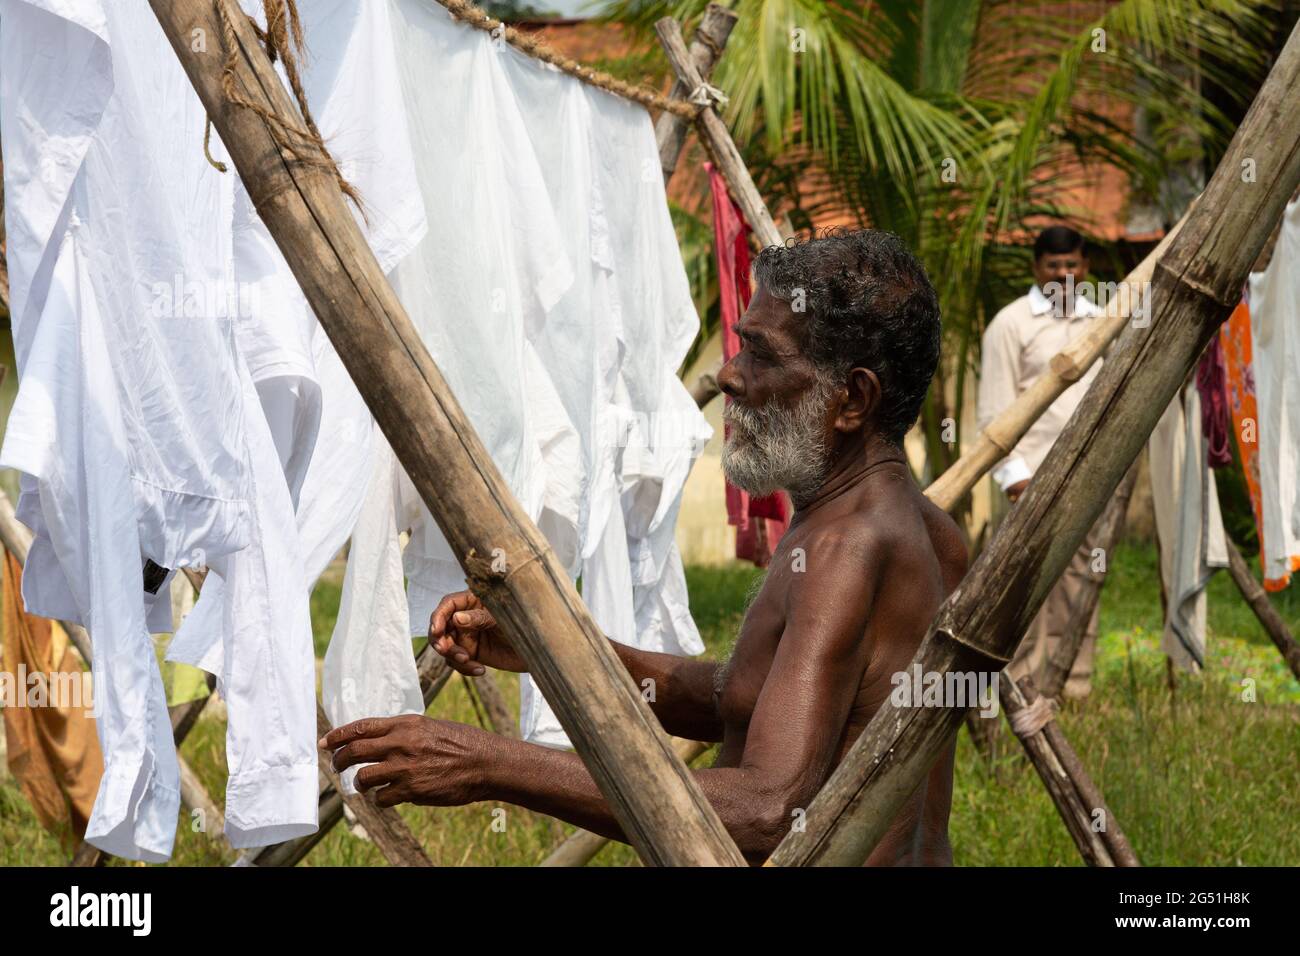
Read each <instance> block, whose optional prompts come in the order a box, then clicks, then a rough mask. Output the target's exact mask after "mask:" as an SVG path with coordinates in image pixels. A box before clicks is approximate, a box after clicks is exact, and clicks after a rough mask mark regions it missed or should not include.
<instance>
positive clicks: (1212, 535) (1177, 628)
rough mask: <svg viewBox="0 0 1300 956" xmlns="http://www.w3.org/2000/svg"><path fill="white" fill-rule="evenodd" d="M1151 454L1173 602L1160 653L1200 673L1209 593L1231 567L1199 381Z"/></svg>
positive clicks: (1178, 403) (1175, 405)
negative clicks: (1222, 571)
mask: <svg viewBox="0 0 1300 956" xmlns="http://www.w3.org/2000/svg"><path fill="white" fill-rule="evenodd" d="M1147 448H1148V450H1149V453H1150V459H1151V492H1152V501H1153V503H1154V505H1155V513H1156V530H1157V533H1158V534H1159V537H1160V572H1161V576H1162V577H1163V579H1164V584H1165V594H1166V598H1167V604H1168V607H1167V612H1166V615H1165V629H1164V633H1163V635H1162V637H1161V639H1160V649H1161V650H1162V651H1164V652H1165V653H1166V654H1168V655H1169V657H1170V659H1172V660H1173V662H1174V663H1175V664H1176V665H1177V666H1178V667H1180V668H1181V669H1183V670H1197V669H1200V668H1203V667H1204V666H1205V588H1206V586H1207V585H1208V584H1209V583H1210V578H1211V577H1212V576H1213V574H1214V571H1215V570H1216V569H1217V568H1226V567H1227V566H1228V551H1227V539H1226V537H1225V536H1224V532H1223V518H1222V516H1221V515H1220V512H1219V495H1218V491H1217V488H1216V485H1215V481H1214V471H1213V470H1212V469H1211V468H1210V465H1209V458H1208V457H1207V455H1208V451H1207V444H1206V441H1205V436H1204V433H1203V431H1202V428H1201V398H1200V393H1199V392H1198V391H1197V390H1196V385H1195V383H1193V384H1190V385H1188V386H1187V387H1186V388H1185V389H1183V391H1182V393H1181V395H1175V396H1174V399H1173V401H1171V402H1170V403H1169V407H1168V408H1167V409H1165V413H1164V415H1162V416H1161V417H1160V420H1159V421H1158V422H1157V423H1156V427H1155V430H1154V431H1153V432H1152V433H1151V438H1150V439H1149V440H1148V444H1147Z"/></svg>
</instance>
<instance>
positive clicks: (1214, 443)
mask: <svg viewBox="0 0 1300 956" xmlns="http://www.w3.org/2000/svg"><path fill="white" fill-rule="evenodd" d="M1227 374H1228V373H1227V369H1226V367H1225V366H1224V361H1223V345H1222V343H1221V342H1220V340H1219V336H1217V335H1216V336H1214V338H1212V339H1210V344H1209V345H1208V346H1206V348H1205V353H1204V354H1203V355H1202V356H1201V360H1200V361H1199V362H1198V363H1197V365H1196V390H1197V391H1198V392H1200V395H1201V432H1202V433H1203V434H1204V436H1205V441H1206V454H1207V455H1208V457H1209V461H1210V467H1211V468H1223V467H1225V466H1227V465H1231V464H1232V448H1231V446H1230V444H1229V442H1230V441H1231V439H1230V438H1229V437H1228V436H1229V432H1231V430H1232V420H1231V415H1230V414H1229V412H1228V384H1227Z"/></svg>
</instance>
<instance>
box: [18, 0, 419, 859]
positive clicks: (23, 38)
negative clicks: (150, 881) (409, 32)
mask: <svg viewBox="0 0 1300 956" xmlns="http://www.w3.org/2000/svg"><path fill="white" fill-rule="evenodd" d="M0 2H3V6H0V50H3V58H2V60H3V62H2V63H0V89H3V91H4V95H3V97H2V99H3V103H0V124H2V126H3V129H2V130H0V133H2V134H3V141H4V149H5V158H6V160H7V162H6V166H5V177H6V181H5V187H6V194H7V197H8V199H9V206H10V209H9V216H10V219H9V222H10V233H9V239H10V254H11V264H14V265H15V291H16V293H17V299H16V301H15V311H14V333H15V343H16V347H17V349H18V356H19V370H20V391H19V399H18V402H17V403H16V405H15V408H14V411H13V413H12V415H11V418H10V422H9V427H8V430H7V434H6V442H5V447H4V450H3V452H2V453H0V463H3V464H5V465H11V466H15V467H18V468H19V469H20V470H22V471H23V472H24V475H23V477H22V488H23V491H24V493H23V494H22V495H21V496H20V501H19V508H18V511H19V518H20V519H21V520H23V521H24V522H25V523H26V524H27V525H28V526H29V527H31V528H32V530H33V532H34V534H35V542H34V543H33V546H32V553H31V556H30V558H29V570H28V581H27V583H26V585H25V587H26V594H27V597H28V604H29V606H30V607H32V608H33V610H36V609H39V610H40V612H41V613H42V614H44V615H46V616H57V617H59V618H62V619H67V620H72V621H77V622H80V623H84V624H85V626H86V627H87V630H88V631H89V633H90V635H91V640H92V642H93V645H94V648H95V651H96V653H95V656H94V679H95V686H96V690H97V697H96V700H97V703H98V704H99V706H100V708H101V713H100V715H99V717H98V720H97V728H98V731H99V735H100V740H101V746H102V750H103V753H104V757H105V764H106V770H105V773H104V776H103V781H102V783H101V785H100V792H99V794H98V797H97V799H96V801H95V807H94V813H93V815H92V818H91V820H90V822H89V825H88V827H87V833H86V836H87V839H88V840H89V841H90V842H91V843H92V844H93V845H95V846H97V847H99V848H100V849H103V850H105V851H107V852H110V853H112V854H114V855H118V856H123V857H127V858H132V859H143V860H149V861H161V860H164V859H166V857H167V856H168V855H169V854H170V852H171V846H172V842H173V840H174V835H175V830H176V824H177V813H178V809H179V792H178V780H179V776H178V768H177V765H176V758H175V750H174V745H173V743H172V732H171V726H170V719H169V717H168V714H167V710H166V706H165V698H164V692H163V686H162V682H161V679H160V676H159V671H158V666H157V663H156V661H155V660H154V653H153V645H152V642H151V640H150V638H149V632H150V631H167V630H170V629H171V624H170V622H169V621H168V618H170V601H168V600H167V599H166V595H167V590H166V588H167V586H168V584H169V582H170V581H171V579H172V577H173V575H174V569H176V568H179V567H185V566H190V565H206V566H208V567H209V568H210V570H211V571H212V572H213V573H211V574H210V575H209V576H208V579H207V585H206V586H205V588H204V592H203V595H202V598H201V599H200V600H199V602H198V603H197V604H196V606H195V608H194V610H193V612H192V613H191V614H190V615H189V616H188V617H187V619H186V621H185V622H184V624H183V625H182V627H181V628H180V629H179V631H178V633H177V634H176V635H175V637H174V638H173V641H172V643H171V646H170V647H169V659H171V660H179V661H184V662H188V663H192V664H195V665H198V666H203V667H204V668H205V669H207V670H209V671H211V672H212V673H214V674H216V675H217V676H218V682H219V687H220V690H221V693H222V694H223V696H224V698H225V700H226V703H227V712H228V732H227V762H228V765H229V770H230V773H229V777H228V788H227V795H226V796H227V804H226V823H227V830H226V832H227V835H228V837H229V838H230V840H231V842H232V844H233V845H234V846H236V847H248V846H258V845H264V844H266V843H271V842H275V841H277V840H282V839H286V838H289V837H293V836H298V835H303V834H307V833H310V832H313V831H314V830H315V829H316V826H317V796H318V780H317V769H316V765H317V755H316V750H315V739H316V736H317V734H316V719H315V700H314V692H313V691H314V684H315V670H314V664H313V650H312V639H311V627H310V616H309V613H308V588H309V585H310V582H311V581H312V580H314V578H315V576H316V575H318V574H319V573H320V570H321V569H322V568H323V567H324V564H325V562H326V561H328V560H329V557H330V556H331V555H332V554H333V553H334V552H336V551H337V549H338V548H339V547H340V546H341V545H342V543H343V542H344V541H345V540H346V537H347V535H348V534H349V533H350V531H351V521H352V520H354V519H355V516H356V514H357V513H358V511H359V510H360V505H361V498H362V497H363V495H364V491H365V487H366V480H367V478H368V476H369V468H370V462H369V458H368V455H367V454H366V453H365V452H367V451H368V448H369V442H370V430H371V427H372V426H371V423H370V419H369V415H368V412H365V409H364V405H363V404H362V403H360V399H359V396H357V395H356V393H355V388H353V387H352V385H351V383H350V381H349V380H348V379H347V376H346V374H345V373H344V372H343V369H342V367H341V365H340V363H339V362H338V358H337V355H335V354H334V352H333V349H332V347H330V346H329V343H328V342H327V341H326V340H325V339H324V337H323V335H322V334H321V333H320V330H319V328H317V327H316V324H315V320H314V319H313V318H312V317H311V315H310V311H309V310H308V309H307V308H306V306H305V303H304V301H303V298H302V295H301V292H300V291H299V290H298V288H297V285H296V282H295V281H294V280H293V278H292V276H291V274H290V273H289V271H288V269H287V267H286V266H285V264H284V261H283V259H282V258H281V257H280V256H279V253H278V251H277V250H276V249H275V248H274V246H273V245H272V244H271V243H270V241H269V238H268V236H267V235H266V231H265V228H264V227H263V226H262V224H261V222H260V221H259V220H258V219H257V217H256V216H255V214H254V212H253V210H252V207H251V204H250V203H249V202H248V200H247V197H246V195H243V191H242V187H239V186H237V183H238V180H237V177H236V176H235V174H234V173H228V174H225V175H223V174H221V173H219V172H218V171H217V170H216V169H215V168H213V166H212V165H210V164H209V163H208V162H207V160H206V159H205V158H204V155H203V151H202V149H201V148H199V145H198V144H202V142H203V135H204V126H205V121H206V113H205V112H204V110H203V108H202V106H201V104H200V103H199V101H198V99H197V97H196V96H195V95H194V93H193V90H192V88H191V86H190V84H189V82H188V80H187V78H186V77H185V75H184V73H183V71H182V70H181V68H180V64H179V62H178V61H177V60H176V58H175V55H174V53H173V52H172V50H171V47H170V45H169V44H168V43H167V41H166V39H165V37H164V36H163V34H162V31H161V29H160V28H159V26H158V24H157V21H156V18H155V17H154V16H153V14H152V12H151V11H150V9H149V7H148V4H147V3H146V2H144V0H121V2H114V3H112V4H109V3H103V2H100V0H90V2H87V3H83V4H80V5H78V6H77V7H76V9H75V12H66V13H65V12H64V11H65V8H66V7H67V5H64V4H58V5H49V4H46V3H44V2H38V0H31V2H23V0H0ZM244 6H245V9H246V11H248V12H256V13H257V14H259V15H260V13H261V5H260V4H257V3H253V2H251V0H245V4H244ZM387 13H388V7H387V5H385V4H381V3H380V4H375V3H368V4H364V5H356V4H351V3H347V2H344V0H336V2H333V3H319V4H313V5H310V7H309V8H308V10H307V12H305V13H304V16H303V19H304V22H305V25H306V26H307V28H308V30H309V31H311V32H312V34H313V42H314V44H318V45H316V46H315V51H316V54H317V55H316V57H315V58H313V60H312V61H311V62H310V64H308V65H307V66H306V68H305V69H304V74H303V75H304V83H305V86H306V87H307V91H308V96H309V97H310V98H312V99H313V100H314V102H316V103H317V104H318V105H320V106H321V107H323V108H321V109H319V110H318V113H317V115H318V118H319V123H320V126H321V128H322V130H323V131H324V133H325V135H326V136H327V137H332V143H331V145H332V146H333V147H334V149H335V150H336V153H337V154H338V155H340V157H341V158H342V159H343V161H344V162H345V163H348V165H347V167H346V168H347V174H348V175H349V176H350V179H351V181H352V182H353V184H354V185H357V186H358V188H359V189H360V190H361V191H362V192H363V193H364V194H367V195H368V200H369V205H368V208H367V215H366V217H365V220H364V228H365V229H366V231H367V237H368V239H369V240H370V241H371V242H372V243H373V244H374V245H373V247H374V249H375V252H376V255H377V257H378V258H379V260H380V262H381V264H386V265H388V266H391V265H393V264H395V263H396V261H397V260H398V259H400V258H401V256H402V255H403V254H404V253H405V251H409V249H410V248H411V247H412V246H414V244H415V243H416V242H418V241H419V239H420V237H421V236H422V235H423V230H424V228H425V227H424V215H423V206H422V204H421V202H420V200H419V197H418V194H417V193H416V191H415V190H414V188H413V185H412V184H413V182H414V172H413V163H412V161H411V159H410V156H409V149H406V150H405V151H404V150H403V149H402V148H401V142H402V141H401V139H400V138H399V137H397V136H396V133H397V129H396V128H395V127H391V126H390V127H387V128H386V129H387V131H388V132H389V133H392V134H394V135H393V138H391V139H389V140H388V141H387V142H386V143H385V149H384V150H382V151H379V150H376V149H375V148H374V142H375V140H374V136H373V129H372V126H371V125H370V124H372V123H373V122H374V120H373V112H374V111H375V110H376V109H377V107H378V108H382V106H383V104H384V103H385V102H396V99H395V96H396V91H398V90H399V86H398V82H397V80H396V75H395V72H394V70H393V67H392V56H391V30H390V29H389V27H388V21H387ZM384 44H388V46H389V49H388V50H387V51H385V49H384ZM211 150H212V153H213V154H214V156H215V157H216V158H218V159H222V158H225V159H227V165H228V166H230V165H231V164H230V163H229V162H228V157H226V155H225V152H224V148H223V147H222V144H221V143H220V140H219V137H216V136H215V135H214V136H213V138H212V142H211ZM403 164H405V165H404V166H403ZM326 382H329V383H330V384H331V386H332V387H334V392H332V393H331V394H330V395H329V396H326V395H324V394H323V392H322V386H323V384H324V383H326ZM318 436H328V437H329V439H330V440H331V441H336V442H337V443H338V444H339V445H342V446H343V448H342V449H340V448H338V447H334V446H331V447H329V448H328V449H326V454H324V455H322V456H317V455H315V450H316V446H317V445H318V444H320V442H319V440H318ZM349 446H351V451H352V452H353V454H352V456H351V457H349V455H348V454H347V452H346V449H348V447H349ZM91 463H93V468H92V467H89V466H90V464H91ZM318 465H320V466H322V467H317V466H318ZM304 497H305V498H306V500H303V499H304ZM296 503H301V504H303V507H302V509H301V515H300V516H297V515H295V504H296ZM160 595H161V596H162V597H161V598H160Z"/></svg>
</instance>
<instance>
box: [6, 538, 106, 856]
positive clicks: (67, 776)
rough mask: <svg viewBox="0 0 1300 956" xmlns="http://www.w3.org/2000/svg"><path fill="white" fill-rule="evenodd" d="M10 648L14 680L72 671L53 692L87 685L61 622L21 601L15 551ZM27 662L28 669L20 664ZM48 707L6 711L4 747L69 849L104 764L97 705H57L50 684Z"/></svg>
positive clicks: (41, 814)
mask: <svg viewBox="0 0 1300 956" xmlns="http://www.w3.org/2000/svg"><path fill="white" fill-rule="evenodd" d="M3 602H4V609H3V622H2V631H3V648H4V655H3V656H4V669H5V671H6V672H7V675H9V676H8V679H9V680H12V681H15V682H16V681H17V675H19V674H20V673H22V672H25V673H26V674H28V675H32V674H41V675H49V674H51V673H56V674H70V675H74V676H73V678H72V679H70V680H67V679H58V678H56V680H55V682H54V687H62V688H68V687H70V686H71V684H72V683H73V682H74V681H77V682H80V683H81V686H82V687H83V688H87V689H88V688H89V686H90V684H89V680H88V679H86V680H83V678H82V673H83V669H82V667H81V662H80V659H79V657H78V656H77V655H75V654H74V653H73V650H72V648H71V647H70V646H69V641H68V636H67V634H66V633H64V631H63V628H61V627H60V626H59V625H58V624H57V623H55V622H53V621H49V620H46V619H45V618H41V617H35V616H33V615H30V614H28V613H27V612H26V610H25V609H24V607H23V603H22V565H20V564H19V563H18V560H17V559H16V558H15V557H14V556H13V555H11V554H9V553H8V552H6V553H5V563H4V597H3ZM20 665H21V666H20ZM47 688H48V689H47V692H46V695H47V698H46V700H45V704H46V706H37V707H29V706H25V705H24V706H5V707H3V708H0V713H2V714H3V717H4V726H5V742H6V745H7V747H8V752H9V769H10V771H11V772H12V773H13V775H14V777H15V778H16V779H17V781H18V783H19V786H21V787H22V790H23V793H24V794H26V795H27V799H28V800H30V801H31V804H32V807H33V809H34V810H35V811H36V816H37V819H39V820H40V821H41V825H42V826H43V827H45V828H46V829H47V830H49V831H51V832H52V833H55V834H57V835H58V836H59V838H60V839H61V840H63V841H64V844H65V846H67V847H68V848H69V849H71V847H72V846H73V845H74V844H75V842H76V841H79V840H80V839H81V837H82V836H83V835H84V834H85V832H86V822H87V821H88V820H89V819H90V811H91V807H92V806H93V805H94V802H95V794H96V792H97V791H98V790H99V778H100V777H101V776H103V773H104V762H103V759H102V758H101V756H100V752H99V740H98V737H97V736H96V733H95V722H94V720H93V719H92V718H91V717H90V716H89V715H88V712H89V710H90V707H91V705H92V701H91V699H90V698H89V697H88V696H86V697H83V699H82V700H80V701H76V700H72V701H63V703H65V704H70V705H69V706H62V707H55V706H50V705H51V704H54V703H59V702H60V701H55V700H50V699H48V698H49V696H54V695H53V694H50V691H51V690H53V689H54V688H53V687H51V686H50V685H49V683H48V682H47ZM27 691H28V686H27V685H23V686H16V687H15V693H16V694H18V695H21V696H22V699H23V701H24V702H26V701H27V700H28V694H27Z"/></svg>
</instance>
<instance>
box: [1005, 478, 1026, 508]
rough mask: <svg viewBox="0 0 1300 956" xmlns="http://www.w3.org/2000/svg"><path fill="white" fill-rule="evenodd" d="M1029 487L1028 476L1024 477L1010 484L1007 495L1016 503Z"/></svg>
mask: <svg viewBox="0 0 1300 956" xmlns="http://www.w3.org/2000/svg"><path fill="white" fill-rule="evenodd" d="M1028 487H1029V479H1028V478H1024V479H1022V480H1021V481H1017V482H1016V483H1015V484H1014V485H1008V486H1007V497H1008V498H1010V499H1011V503H1012V504H1015V503H1016V501H1018V500H1019V499H1020V496H1021V495H1023V494H1024V493H1025V489H1026V488H1028Z"/></svg>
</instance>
